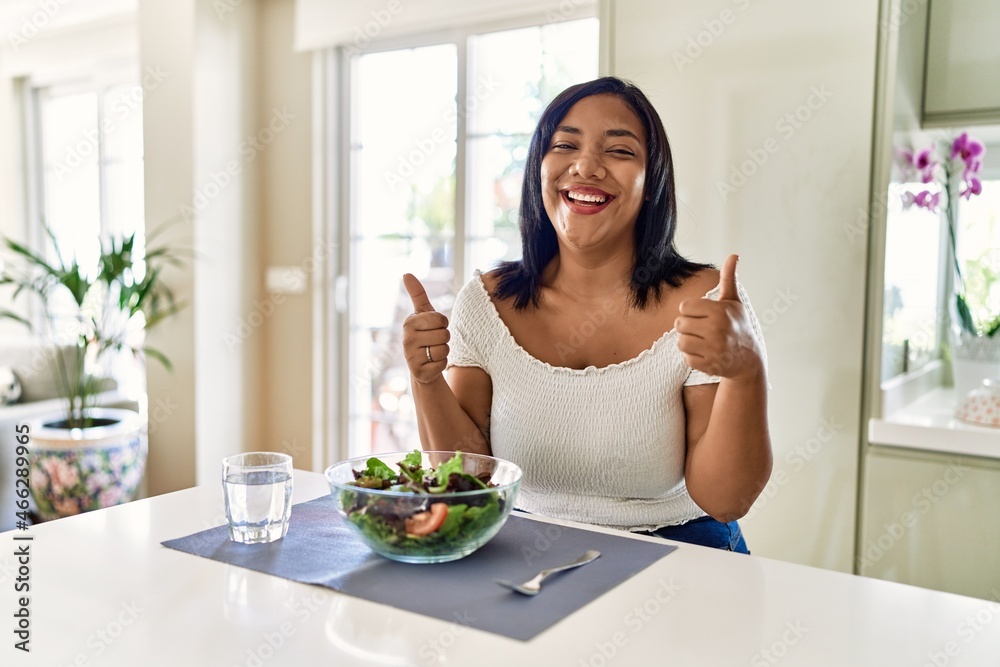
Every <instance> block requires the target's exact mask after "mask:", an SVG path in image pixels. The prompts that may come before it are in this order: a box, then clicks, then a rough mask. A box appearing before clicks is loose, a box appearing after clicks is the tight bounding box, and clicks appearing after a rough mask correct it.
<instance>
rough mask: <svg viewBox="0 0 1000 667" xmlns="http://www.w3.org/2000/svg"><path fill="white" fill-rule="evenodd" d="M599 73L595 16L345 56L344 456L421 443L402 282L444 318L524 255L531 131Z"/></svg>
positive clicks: (409, 310)
mask: <svg viewBox="0 0 1000 667" xmlns="http://www.w3.org/2000/svg"><path fill="white" fill-rule="evenodd" d="M597 69H598V21H597V19H596V18H585V19H578V20H573V21H565V22H560V23H549V24H546V25H540V26H529V27H524V28H518V29H512V30H502V31H485V30H480V31H467V32H466V33H465V34H464V35H462V36H461V37H460V38H458V39H456V40H454V41H442V42H439V43H426V42H425V43H424V44H422V45H420V46H415V47H413V48H406V49H395V50H383V51H372V52H364V53H361V54H358V55H355V56H353V57H352V58H351V59H350V62H349V76H348V78H349V81H350V85H349V97H350V100H351V104H350V107H351V110H350V160H349V168H348V172H349V175H348V178H349V187H348V192H349V200H350V223H349V244H350V253H349V267H348V277H349V281H348V284H349V295H350V296H349V306H348V313H347V317H348V321H349V328H350V337H349V340H348V342H347V345H348V354H347V357H348V359H349V360H350V368H349V369H348V373H349V376H350V378H349V379H350V381H349V382H348V383H347V387H348V389H349V391H348V398H347V401H348V413H349V415H350V423H349V433H348V446H347V450H348V454H349V455H350V456H361V455H365V454H368V453H373V452H381V451H391V450H401V449H409V448H413V447H419V440H418V437H417V430H416V423H415V419H414V412H413V402H412V400H411V398H410V395H409V373H408V371H407V367H406V362H405V360H404V359H403V356H402V351H401V349H400V332H401V326H402V321H403V319H404V318H405V317H406V315H408V314H409V313H410V312H411V311H412V307H411V305H410V301H409V297H408V296H407V294H406V291H405V290H404V289H403V285H402V274H403V273H404V272H410V273H413V274H414V275H416V276H417V277H418V278H420V279H421V281H422V282H423V284H424V286H425V287H426V288H427V291H428V295H429V297H430V299H431V302H432V303H433V304H434V306H435V307H436V308H437V309H438V310H440V311H442V312H444V313H445V314H448V313H449V312H450V308H451V304H452V301H453V299H454V295H455V293H456V291H457V289H458V288H459V287H461V285H462V284H463V283H464V282H465V281H466V280H468V279H469V278H470V277H471V276H472V272H473V270H475V269H481V270H483V271H486V270H488V269H489V268H491V267H492V266H493V265H494V264H495V263H496V262H497V261H499V260H505V259H516V258H518V257H519V256H520V240H519V236H518V230H517V212H518V206H519V197H520V187H521V177H522V172H523V169H524V162H525V159H526V157H527V152H528V142H529V140H530V137H531V132H532V131H533V129H534V126H535V123H536V122H537V120H538V117H539V116H540V115H541V112H542V110H543V109H544V108H545V105H547V104H548V103H549V101H551V99H552V98H553V97H554V96H555V95H556V94H557V93H558V92H559V91H560V90H562V89H563V88H565V87H566V86H568V85H570V84H572V83H576V82H580V81H586V80H590V79H593V78H595V77H596V76H597Z"/></svg>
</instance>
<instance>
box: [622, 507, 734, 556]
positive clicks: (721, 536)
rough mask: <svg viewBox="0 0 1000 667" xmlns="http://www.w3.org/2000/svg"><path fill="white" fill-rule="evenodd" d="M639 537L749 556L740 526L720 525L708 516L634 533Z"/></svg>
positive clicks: (720, 523)
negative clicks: (658, 538)
mask: <svg viewBox="0 0 1000 667" xmlns="http://www.w3.org/2000/svg"><path fill="white" fill-rule="evenodd" d="M635 532H637V533H638V534H639V535H654V536H656V537H665V538H666V539H668V540H675V541H677V542H687V543H689V544H700V545H702V546H706V547H715V548H716V549H725V550H726V551H735V552H736V553H740V554H749V553H750V550H749V549H748V548H747V543H746V540H744V539H743V531H741V530H740V524H738V523H737V522H735V521H730V522H729V523H722V522H720V521H716V520H715V519H713V518H712V517H710V516H703V517H699V518H697V519H693V520H691V521H688V522H687V523H683V524H681V525H679V526H664V527H663V528H659V529H657V530H654V531H635Z"/></svg>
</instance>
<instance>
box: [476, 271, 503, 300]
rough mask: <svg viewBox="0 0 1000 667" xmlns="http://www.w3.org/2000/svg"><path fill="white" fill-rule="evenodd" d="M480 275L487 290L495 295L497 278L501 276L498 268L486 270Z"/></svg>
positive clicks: (491, 294)
mask: <svg viewBox="0 0 1000 667" xmlns="http://www.w3.org/2000/svg"><path fill="white" fill-rule="evenodd" d="M480 277H481V278H482V280H483V287H485V288H486V291H487V292H488V293H489V294H490V296H493V294H494V293H495V292H496V289H497V280H499V278H500V274H499V271H498V270H497V269H493V270H492V271H484V272H483V273H482V274H480Z"/></svg>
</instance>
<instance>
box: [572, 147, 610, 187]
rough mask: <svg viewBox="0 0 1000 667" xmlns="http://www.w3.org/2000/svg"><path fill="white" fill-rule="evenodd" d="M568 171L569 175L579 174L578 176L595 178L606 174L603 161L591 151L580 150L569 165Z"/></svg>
mask: <svg viewBox="0 0 1000 667" xmlns="http://www.w3.org/2000/svg"><path fill="white" fill-rule="evenodd" d="M569 172H570V174H571V175H574V176H579V177H580V178H592V179H595V180H600V179H602V178H604V177H605V175H606V174H607V172H606V171H605V169H604V162H603V161H602V160H601V158H600V157H599V156H597V155H595V154H594V153H593V152H591V151H581V152H580V153H579V154H578V155H577V157H576V159H575V160H573V164H571V165H570V167H569Z"/></svg>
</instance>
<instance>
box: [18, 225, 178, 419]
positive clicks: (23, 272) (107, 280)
mask: <svg viewBox="0 0 1000 667" xmlns="http://www.w3.org/2000/svg"><path fill="white" fill-rule="evenodd" d="M45 231H46V234H47V235H48V237H49V239H51V241H52V244H53V247H54V249H55V256H56V258H55V260H54V261H49V260H48V259H46V258H45V256H44V254H43V253H38V252H35V251H34V250H32V249H31V248H29V247H27V246H26V245H24V244H22V243H19V242H17V241H15V240H13V239H10V238H7V237H5V236H2V235H0V250H3V251H4V252H5V254H7V255H8V256H9V258H10V259H11V260H12V261H9V262H4V263H3V264H0V285H8V286H13V287H14V293H13V298H14V299H17V298H18V297H19V296H20V295H21V294H29V295H33V296H34V297H35V298H36V299H37V301H38V302H39V304H40V305H41V312H42V315H43V317H42V318H41V319H42V323H41V326H36V325H35V324H34V323H33V322H32V321H31V320H29V319H28V318H26V317H23V316H22V315H19V314H18V313H15V312H13V311H11V310H9V309H4V308H0V318H5V319H10V320H14V321H17V322H20V323H21V324H23V325H25V326H26V327H28V329H29V330H31V331H32V333H33V334H35V335H37V336H39V337H40V338H42V339H43V340H45V341H46V343H47V344H48V345H49V346H50V347H51V352H52V354H53V356H54V359H55V364H54V372H55V373H56V386H57V387H59V392H60V395H61V396H62V397H63V398H65V399H66V402H67V407H66V420H65V421H66V424H65V425H66V427H68V428H87V427H89V426H92V425H93V423H92V420H91V419H90V418H88V416H87V409H88V408H90V407H93V405H94V401H95V399H96V395H97V393H98V392H99V391H100V390H101V388H102V385H103V380H104V378H103V377H102V375H101V373H100V369H101V368H102V367H104V366H105V365H106V363H107V362H109V361H110V360H111V358H112V357H114V355H116V354H121V353H123V352H126V351H128V352H130V353H131V354H133V355H135V356H139V355H145V356H148V357H152V358H154V359H156V360H158V361H159V362H160V363H162V364H163V365H164V366H165V367H166V368H167V369H171V368H172V366H171V364H170V361H169V360H168V359H167V358H166V357H165V356H164V355H163V354H162V353H161V352H159V351H157V350H155V349H153V348H150V347H149V346H148V345H146V344H145V331H146V330H148V329H150V328H151V327H154V326H156V325H157V324H159V323H160V322H162V321H163V320H164V319H166V318H167V317H169V316H170V315H172V314H174V313H176V312H177V311H178V310H180V308H181V307H182V306H181V304H178V303H177V302H175V300H174V297H173V294H172V293H171V292H170V290H169V289H168V288H167V286H166V285H165V284H164V283H163V281H162V279H161V272H162V271H163V269H164V268H165V266H166V265H174V266H178V265H181V264H182V263H183V260H182V258H181V257H180V255H179V253H178V252H177V251H175V250H172V249H170V248H168V247H150V248H147V249H146V250H145V251H144V252H143V251H141V250H138V251H137V249H136V245H135V234H134V233H133V234H129V235H127V236H126V235H117V236H113V237H111V238H110V239H109V240H107V241H104V242H102V243H101V252H100V255H99V257H98V260H97V265H96V267H94V266H81V265H80V263H79V261H78V258H77V257H76V256H73V257H69V258H67V257H66V256H65V254H64V253H63V252H62V249H61V248H60V247H59V242H58V241H57V239H56V237H55V235H54V234H53V233H52V230H51V229H49V228H48V227H47V226H46V227H45ZM153 236H155V234H152V235H150V238H151V239H152V237H153ZM67 296H68V297H69V299H70V300H69V301H67V300H66V297H67ZM62 303H66V304H72V308H68V310H70V312H69V313H64V312H60V311H61V309H62V306H61V304H62ZM39 329H42V330H39ZM65 348H69V350H68V351H67V352H66V353H65V354H64V352H63V350H64V349H65Z"/></svg>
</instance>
